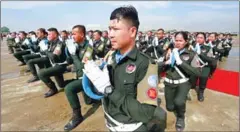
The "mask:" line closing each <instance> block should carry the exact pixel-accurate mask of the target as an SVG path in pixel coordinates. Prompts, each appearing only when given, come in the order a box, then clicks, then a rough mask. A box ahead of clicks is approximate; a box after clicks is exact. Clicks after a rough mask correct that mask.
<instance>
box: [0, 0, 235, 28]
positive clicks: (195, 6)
mask: <svg viewBox="0 0 240 132" xmlns="http://www.w3.org/2000/svg"><path fill="white" fill-rule="evenodd" d="M121 5H133V6H134V7H136V9H137V11H138V14H139V19H140V30H143V31H145V30H149V29H158V28H164V29H166V30H169V29H177V30H188V31H217V32H238V31H239V2H238V1H227V2H224V1H217V2H214V1H210V2H207V1H201V2H200V1H196V2H193V1H192V2H187V1H182V2H180V1H148V2H147V1H146V2H144V1H131V2H127V1H98V2H97V1H92V2H91V1H88V2H87V1H86V2H80V1H71V2H67V1H60V2H53V1H51V2H47V1H21V2H14V1H3V2H1V26H7V27H9V28H10V30H11V31H19V30H24V31H30V30H36V29H38V28H40V27H43V28H46V29H47V28H50V27H56V28H58V29H59V30H63V29H66V30H71V28H72V27H73V26H74V25H77V24H84V25H85V26H86V27H87V30H89V29H93V30H94V29H101V30H104V29H107V27H108V24H109V17H110V14H111V12H112V11H113V10H114V9H115V8H117V7H119V6H121Z"/></svg>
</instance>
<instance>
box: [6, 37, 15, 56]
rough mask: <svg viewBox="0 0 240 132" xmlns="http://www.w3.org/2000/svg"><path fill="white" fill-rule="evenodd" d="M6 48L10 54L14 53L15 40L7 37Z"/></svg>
mask: <svg viewBox="0 0 240 132" xmlns="http://www.w3.org/2000/svg"><path fill="white" fill-rule="evenodd" d="M7 46H8V51H9V53H10V54H12V53H14V47H15V38H12V37H11V36H9V37H8V38H7Z"/></svg>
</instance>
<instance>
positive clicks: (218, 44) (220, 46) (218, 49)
mask: <svg viewBox="0 0 240 132" xmlns="http://www.w3.org/2000/svg"><path fill="white" fill-rule="evenodd" d="M223 42H224V40H223V39H222V40H219V39H217V40H216V46H215V48H214V50H215V51H216V52H217V54H218V58H219V61H222V57H223V56H224V52H225V51H224V46H223Z"/></svg>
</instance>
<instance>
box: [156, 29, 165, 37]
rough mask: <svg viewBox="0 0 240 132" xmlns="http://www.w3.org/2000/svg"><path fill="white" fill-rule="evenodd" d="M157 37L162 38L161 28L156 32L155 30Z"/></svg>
mask: <svg viewBox="0 0 240 132" xmlns="http://www.w3.org/2000/svg"><path fill="white" fill-rule="evenodd" d="M157 37H158V38H159V39H162V38H163V37H164V32H163V31H162V30H160V31H158V32H157Z"/></svg>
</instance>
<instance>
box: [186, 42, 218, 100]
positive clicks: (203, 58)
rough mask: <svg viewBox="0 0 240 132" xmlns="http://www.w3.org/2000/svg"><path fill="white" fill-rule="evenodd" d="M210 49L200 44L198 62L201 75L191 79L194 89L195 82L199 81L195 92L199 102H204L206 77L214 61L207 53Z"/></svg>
mask: <svg viewBox="0 0 240 132" xmlns="http://www.w3.org/2000/svg"><path fill="white" fill-rule="evenodd" d="M211 50H212V49H211V47H210V46H209V45H207V44H200V51H201V52H200V54H199V55H198V56H199V58H198V59H199V62H200V65H201V68H200V70H201V75H200V76H192V77H191V83H192V88H194V89H196V84H197V80H198V79H199V89H198V90H197V96H198V100H199V101H201V102H202V101H203V100H204V96H203V94H204V90H205V88H206V85H207V81H208V77H209V75H210V65H211V64H212V63H213V61H214V57H213V54H212V55H211V56H210V55H209V53H210V52H211Z"/></svg>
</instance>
